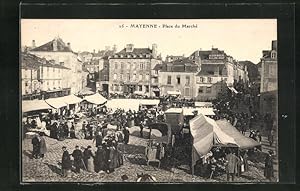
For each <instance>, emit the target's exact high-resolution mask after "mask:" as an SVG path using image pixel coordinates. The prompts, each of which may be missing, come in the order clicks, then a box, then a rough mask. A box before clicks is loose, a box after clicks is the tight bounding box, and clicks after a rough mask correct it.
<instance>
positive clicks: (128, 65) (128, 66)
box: [127, 62, 131, 70]
mask: <svg viewBox="0 0 300 191" xmlns="http://www.w3.org/2000/svg"><path fill="white" fill-rule="evenodd" d="M130 65H131V64H130V62H128V63H127V70H130Z"/></svg>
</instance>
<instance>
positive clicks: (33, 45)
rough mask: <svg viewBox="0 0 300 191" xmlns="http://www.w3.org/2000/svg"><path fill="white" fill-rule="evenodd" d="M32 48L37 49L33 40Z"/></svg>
mask: <svg viewBox="0 0 300 191" xmlns="http://www.w3.org/2000/svg"><path fill="white" fill-rule="evenodd" d="M31 46H32V48H35V40H32V45H31Z"/></svg>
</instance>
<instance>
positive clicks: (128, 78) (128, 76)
mask: <svg viewBox="0 0 300 191" xmlns="http://www.w3.org/2000/svg"><path fill="white" fill-rule="evenodd" d="M127 80H128V81H130V74H129V73H128V74H127Z"/></svg>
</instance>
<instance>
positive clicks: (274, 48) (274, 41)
mask: <svg viewBox="0 0 300 191" xmlns="http://www.w3.org/2000/svg"><path fill="white" fill-rule="evenodd" d="M272 50H276V51H277V40H272Z"/></svg>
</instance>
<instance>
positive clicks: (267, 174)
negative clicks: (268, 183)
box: [264, 155, 274, 178]
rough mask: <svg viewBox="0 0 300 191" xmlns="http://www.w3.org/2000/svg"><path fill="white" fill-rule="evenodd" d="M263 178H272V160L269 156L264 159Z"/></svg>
mask: <svg viewBox="0 0 300 191" xmlns="http://www.w3.org/2000/svg"><path fill="white" fill-rule="evenodd" d="M264 176H265V177H266V178H271V177H274V169H273V158H272V156H271V155H267V157H266V159H265V170H264Z"/></svg>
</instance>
